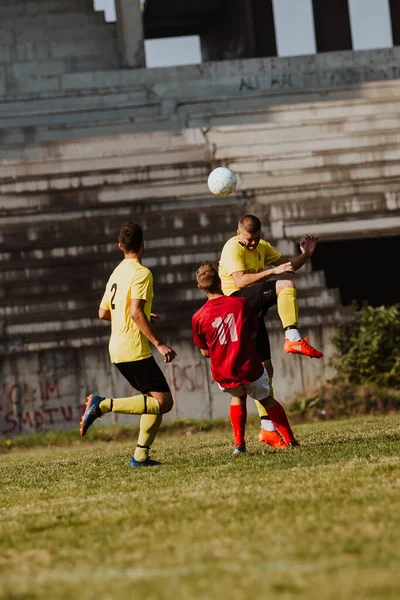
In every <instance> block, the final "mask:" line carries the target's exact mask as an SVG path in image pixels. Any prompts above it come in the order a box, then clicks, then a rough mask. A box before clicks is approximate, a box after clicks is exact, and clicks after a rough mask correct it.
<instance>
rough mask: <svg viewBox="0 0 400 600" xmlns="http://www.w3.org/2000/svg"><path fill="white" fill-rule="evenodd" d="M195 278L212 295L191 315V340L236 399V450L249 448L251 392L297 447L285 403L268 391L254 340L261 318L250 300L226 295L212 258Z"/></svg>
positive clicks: (233, 415) (222, 386)
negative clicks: (247, 398)
mask: <svg viewBox="0 0 400 600" xmlns="http://www.w3.org/2000/svg"><path fill="white" fill-rule="evenodd" d="M196 280H197V285H198V287H199V288H200V289H201V290H203V291H204V292H205V293H206V295H207V298H208V300H207V302H206V303H205V304H204V306H203V307H202V308H201V309H200V310H198V311H197V312H196V313H195V315H193V318H192V331H193V340H194V343H195V344H196V345H197V346H198V347H199V348H200V352H201V353H202V355H203V356H206V357H209V358H210V359H211V373H212V376H213V378H214V380H215V381H216V382H217V383H218V385H219V387H220V389H221V390H223V391H224V392H227V393H229V394H230V395H231V396H232V397H233V398H235V399H236V402H235V403H234V404H233V405H232V406H231V408H230V416H231V422H232V428H233V435H234V442H235V448H234V451H233V454H234V455H235V456H236V455H239V454H242V453H244V452H245V451H246V441H245V437H244V434H245V426H246V416H247V415H246V395H247V394H248V395H249V396H250V397H251V398H253V399H254V400H257V401H258V402H260V404H261V405H262V406H263V407H264V408H265V410H266V411H267V413H268V416H269V418H270V419H271V421H272V423H273V424H274V425H275V427H276V428H277V430H278V431H279V433H280V434H281V436H282V438H283V440H284V442H285V446H286V448H288V447H289V448H290V447H294V446H298V445H299V444H298V442H297V441H296V439H295V437H294V434H293V431H292V429H291V427H290V425H289V422H288V419H287V416H286V413H285V410H284V408H283V407H282V406H281V404H279V402H277V401H276V400H275V398H273V397H272V396H271V394H270V387H269V381H268V374H267V372H266V370H265V368H264V365H263V364H262V362H261V358H260V356H259V354H258V352H257V350H256V348H255V345H254V337H255V335H256V333H257V329H258V322H257V318H256V316H255V314H254V312H253V310H252V309H251V307H250V304H249V302H248V300H247V299H246V298H242V297H240V296H224V294H223V293H222V289H221V279H220V277H219V275H218V270H217V268H216V266H215V265H214V264H213V263H212V262H210V261H206V262H205V263H203V264H202V265H201V267H200V268H199V269H198V270H197V272H196Z"/></svg>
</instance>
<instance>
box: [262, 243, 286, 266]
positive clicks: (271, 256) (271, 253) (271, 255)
mask: <svg viewBox="0 0 400 600" xmlns="http://www.w3.org/2000/svg"><path fill="white" fill-rule="evenodd" d="M281 256H282V254H281V253H280V252H278V251H277V250H275V248H273V246H271V244H270V243H269V242H265V248H264V267H265V266H266V265H274V264H275V261H277V260H278V259H279V258H281Z"/></svg>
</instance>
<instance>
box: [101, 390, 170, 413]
mask: <svg viewBox="0 0 400 600" xmlns="http://www.w3.org/2000/svg"><path fill="white" fill-rule="evenodd" d="M100 410H101V412H102V413H106V412H111V411H112V412H115V413H124V414H126V415H159V414H160V405H159V403H158V402H157V400H156V399H155V398H153V396H147V395H146V396H144V395H143V394H138V395H137V396H130V397H129V398H104V400H102V401H101V402H100Z"/></svg>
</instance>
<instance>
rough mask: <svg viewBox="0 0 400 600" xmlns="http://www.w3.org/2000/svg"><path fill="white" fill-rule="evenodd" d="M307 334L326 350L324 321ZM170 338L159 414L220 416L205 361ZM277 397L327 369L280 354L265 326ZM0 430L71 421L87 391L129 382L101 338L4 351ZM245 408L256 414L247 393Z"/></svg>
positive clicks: (15, 431)
mask: <svg viewBox="0 0 400 600" xmlns="http://www.w3.org/2000/svg"><path fill="white" fill-rule="evenodd" d="M311 332H312V335H313V337H314V339H315V341H316V343H318V344H319V347H324V349H325V351H327V354H328V356H329V353H330V345H329V339H330V337H331V332H330V330H329V328H324V327H320V328H311ZM179 337H180V336H179V333H177V335H176V336H174V338H171V340H169V341H170V343H171V344H174V347H175V348H176V350H177V352H178V357H177V359H176V360H175V361H174V362H173V363H172V364H171V365H164V364H161V363H160V366H161V368H162V369H163V371H164V373H165V375H166V377H167V380H168V382H169V384H170V386H171V390H172V392H173V395H174V398H175V406H174V408H173V410H172V411H171V412H170V413H168V415H165V417H164V419H165V420H166V421H171V420H175V419H187V418H191V419H193V418H197V419H212V418H227V417H228V414H229V408H228V407H229V402H230V396H229V395H227V394H224V393H222V392H221V391H220V390H219V389H218V387H217V385H216V383H215V382H214V381H213V379H212V377H211V375H210V372H209V363H208V362H207V360H206V359H204V358H203V357H202V356H201V355H200V353H199V352H197V350H196V349H195V348H194V347H193V345H192V344H191V343H190V342H189V341H187V342H183V341H182V340H181V341H178V343H177V344H176V341H177V340H179ZM271 340H272V344H273V346H274V347H279V348H280V351H277V352H276V353H275V354H274V357H275V370H276V377H275V381H274V387H275V394H276V397H277V398H280V399H281V400H283V401H284V395H285V393H286V394H289V395H290V394H292V393H294V392H297V391H298V390H299V389H302V388H306V387H309V386H310V385H315V384H316V383H318V381H321V380H323V379H325V378H326V376H327V375H328V374H329V367H327V362H326V361H325V362H323V361H315V360H314V361H312V360H310V359H307V358H300V357H297V356H287V355H284V353H283V350H282V344H283V334H282V333H281V332H273V334H272V336H271ZM0 382H1V383H0V437H3V438H12V437H14V436H16V435H20V434H22V433H27V434H29V433H34V432H41V431H49V430H52V429H57V430H59V429H68V428H76V429H78V427H79V420H80V415H81V411H82V409H83V406H84V404H85V402H86V396H87V394H89V393H90V392H97V393H100V394H104V395H106V396H114V397H123V396H130V395H132V388H131V387H130V386H129V385H128V384H127V382H126V381H125V380H124V378H123V377H122V375H120V373H119V372H118V371H117V369H116V368H115V367H114V366H113V365H111V363H110V362H109V357H108V352H107V350H106V348H105V346H104V345H101V346H99V347H94V346H92V347H87V348H75V349H73V348H69V349H65V348H63V349H58V350H57V349H53V350H47V351H41V352H31V353H24V354H16V355H9V356H8V357H4V358H3V360H2V364H1V372H0ZM248 411H249V413H256V409H255V405H254V402H253V401H252V400H249V401H248ZM138 420H139V418H138V417H132V416H128V415H115V414H109V415H107V416H105V417H103V418H102V420H101V421H99V422H98V423H97V426H99V427H103V426H106V425H110V424H117V423H119V424H137V423H138Z"/></svg>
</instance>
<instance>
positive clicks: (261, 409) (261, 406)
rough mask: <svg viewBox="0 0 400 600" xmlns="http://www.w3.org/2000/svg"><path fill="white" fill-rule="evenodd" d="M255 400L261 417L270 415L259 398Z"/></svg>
mask: <svg viewBox="0 0 400 600" xmlns="http://www.w3.org/2000/svg"><path fill="white" fill-rule="evenodd" d="M254 402H255V403H256V407H257V410H258V414H259V417H260V419H261V417H268V413H267V411H266V410H265V408H264V407H263V405H262V404H260V403H259V401H258V400H254Z"/></svg>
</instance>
